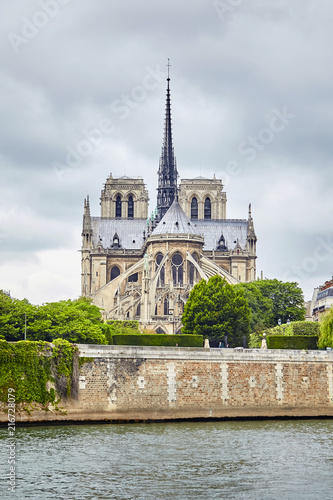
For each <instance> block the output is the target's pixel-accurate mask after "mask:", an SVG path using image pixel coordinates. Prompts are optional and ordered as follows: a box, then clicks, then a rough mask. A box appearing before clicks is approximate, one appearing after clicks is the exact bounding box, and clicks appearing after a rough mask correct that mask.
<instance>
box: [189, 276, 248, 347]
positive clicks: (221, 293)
mask: <svg viewBox="0 0 333 500" xmlns="http://www.w3.org/2000/svg"><path fill="white" fill-rule="evenodd" d="M182 323H183V325H184V328H183V330H182V333H185V334H191V333H194V334H196V335H203V336H204V337H206V338H209V339H211V338H214V337H223V336H225V335H227V336H228V342H229V345H230V346H231V347H236V346H242V345H243V336H244V335H245V336H246V337H247V338H248V335H249V331H250V309H249V306H248V302H247V300H246V298H245V297H244V293H243V290H241V289H238V290H237V289H236V288H235V287H233V286H232V285H229V284H228V283H227V282H226V281H225V280H224V279H222V278H221V277H220V276H213V277H212V278H210V279H209V280H208V281H207V282H206V281H205V280H201V281H200V282H199V283H198V284H197V285H195V286H194V287H193V289H192V291H191V293H190V296H189V298H188V301H187V302H186V304H185V307H184V314H183V317H182Z"/></svg>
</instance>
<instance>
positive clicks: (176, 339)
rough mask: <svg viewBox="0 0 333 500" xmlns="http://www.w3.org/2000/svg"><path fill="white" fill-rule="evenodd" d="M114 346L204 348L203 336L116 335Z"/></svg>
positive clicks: (113, 336)
mask: <svg viewBox="0 0 333 500" xmlns="http://www.w3.org/2000/svg"><path fill="white" fill-rule="evenodd" d="M112 339H113V344H114V345H147V346H148V345H152V346H173V347H175V345H176V344H178V346H179V347H202V346H203V336H202V335H165V334H163V333H162V334H157V333H156V334H152V335H144V334H124V335H121V334H114V335H112Z"/></svg>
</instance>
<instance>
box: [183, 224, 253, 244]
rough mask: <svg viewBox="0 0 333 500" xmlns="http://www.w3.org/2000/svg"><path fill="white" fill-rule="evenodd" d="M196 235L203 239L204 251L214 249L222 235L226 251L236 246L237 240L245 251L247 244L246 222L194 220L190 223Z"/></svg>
mask: <svg viewBox="0 0 333 500" xmlns="http://www.w3.org/2000/svg"><path fill="white" fill-rule="evenodd" d="M192 223H193V224H194V226H195V229H196V231H197V233H199V234H201V235H202V236H203V237H204V240H205V244H204V247H203V249H204V250H213V249H216V246H217V242H218V240H219V239H220V237H221V234H223V236H224V238H225V244H226V246H227V248H228V250H232V249H234V248H235V246H236V242H237V238H238V241H239V244H240V246H241V247H242V248H243V249H245V248H246V243H247V220H246V219H225V220H196V221H192Z"/></svg>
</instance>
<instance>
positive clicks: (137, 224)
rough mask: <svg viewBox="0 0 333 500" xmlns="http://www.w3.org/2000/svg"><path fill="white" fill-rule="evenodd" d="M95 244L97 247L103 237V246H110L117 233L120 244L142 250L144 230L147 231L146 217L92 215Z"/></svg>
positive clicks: (131, 248) (130, 248)
mask: <svg viewBox="0 0 333 500" xmlns="http://www.w3.org/2000/svg"><path fill="white" fill-rule="evenodd" d="M91 224H92V228H93V233H94V234H93V246H94V247H97V246H98V242H99V238H100V237H101V239H102V243H103V247H104V248H109V247H111V245H112V243H113V236H114V235H115V233H117V234H118V236H119V241H120V245H121V247H122V248H126V249H128V250H135V249H136V250H140V249H141V247H142V245H143V231H144V230H145V231H146V232H147V220H146V219H104V218H101V217H92V218H91Z"/></svg>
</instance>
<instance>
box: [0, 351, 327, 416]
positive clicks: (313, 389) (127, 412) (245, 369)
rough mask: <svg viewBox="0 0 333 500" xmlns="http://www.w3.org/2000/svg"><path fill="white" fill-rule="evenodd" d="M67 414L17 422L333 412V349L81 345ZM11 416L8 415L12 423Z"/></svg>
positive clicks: (37, 413) (305, 414)
mask: <svg viewBox="0 0 333 500" xmlns="http://www.w3.org/2000/svg"><path fill="white" fill-rule="evenodd" d="M79 350H80V357H86V358H87V357H88V358H90V359H92V361H87V362H85V363H83V365H82V366H81V368H80V376H79V388H78V397H77V399H73V400H70V401H67V402H62V403H61V404H60V406H61V405H63V407H64V408H65V409H66V411H67V413H66V414H57V413H55V412H54V411H52V410H50V411H49V412H32V414H31V415H28V414H24V413H22V414H17V415H16V421H17V422H20V421H21V422H28V421H30V422H37V421H40V422H47V421H133V420H134V421H135V420H163V419H186V418H234V417H244V418H249V417H262V418H265V417H282V416H287V417H288V416H289V417H324V416H329V417H333V351H331V352H329V351H309V352H306V351H287V350H281V351H278V350H269V349H268V350H259V349H245V350H242V349H203V348H200V349H197V348H177V347H164V348H160V347H141V346H140V347H130V346H102V345H80V346H79ZM6 419H7V415H6V414H5V413H2V414H1V415H0V422H5V421H6Z"/></svg>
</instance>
